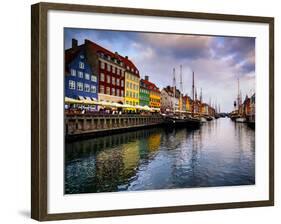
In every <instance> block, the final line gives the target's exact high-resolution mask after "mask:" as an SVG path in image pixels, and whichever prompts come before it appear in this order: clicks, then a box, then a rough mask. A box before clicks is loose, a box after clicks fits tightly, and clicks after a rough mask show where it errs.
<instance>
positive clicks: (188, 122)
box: [164, 116, 201, 128]
mask: <svg viewBox="0 0 281 224" xmlns="http://www.w3.org/2000/svg"><path fill="white" fill-rule="evenodd" d="M164 123H165V124H166V125H170V126H182V127H190V128H192V127H200V125H201V120H200V119H199V118H194V117H177V116H166V117H164Z"/></svg>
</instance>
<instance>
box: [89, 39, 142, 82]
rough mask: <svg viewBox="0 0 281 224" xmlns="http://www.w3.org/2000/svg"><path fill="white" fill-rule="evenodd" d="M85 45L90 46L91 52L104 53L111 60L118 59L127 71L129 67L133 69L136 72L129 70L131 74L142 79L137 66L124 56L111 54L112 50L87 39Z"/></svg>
mask: <svg viewBox="0 0 281 224" xmlns="http://www.w3.org/2000/svg"><path fill="white" fill-rule="evenodd" d="M85 44H86V45H87V46H89V48H90V49H91V50H93V51H94V52H97V53H103V54H104V55H109V56H110V57H111V58H116V59H117V60H118V61H120V62H123V64H124V66H123V67H124V68H125V69H126V70H127V66H129V68H130V69H131V68H133V69H134V72H132V71H131V70H129V71H130V72H131V73H133V74H135V75H136V76H138V77H140V75H139V70H138V69H137V67H136V66H135V64H134V63H133V62H132V61H131V60H130V59H129V58H127V57H123V56H122V55H120V54H118V53H117V52H116V53H113V52H111V51H110V50H108V49H106V48H104V47H102V46H100V45H98V44H97V43H94V42H92V41H90V40H87V39H85Z"/></svg>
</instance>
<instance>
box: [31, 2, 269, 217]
mask: <svg viewBox="0 0 281 224" xmlns="http://www.w3.org/2000/svg"><path fill="white" fill-rule="evenodd" d="M31 9H32V10H31V17H32V20H31V28H32V30H31V40H32V44H31V112H32V114H31V135H32V139H31V143H32V144H31V160H32V163H31V177H32V178H31V186H32V189H31V217H32V218H33V219H36V220H39V221H47V220H60V219H80V218H94V217H109V216H125V215H141V214H156V213H170V212H187V211H199V210H214V209H226V208H246V207H259V206H273V205H274V18H271V17H257V16H240V15H223V14H210V13H201V12H200V13H195V12H183V11H162V10H150V9H137V8H118V7H104V6H90V5H72V4H57V3H38V4H35V5H32V7H31ZM49 10H61V11H69V12H87V13H95V12H98V13H105V14H121V15H136V16H157V17H166V18H189V19H190V18H193V19H204V20H217V21H234V22H253V23H262V24H268V25H269V68H268V69H269V74H270V77H269V90H270V93H269V105H270V106H269V108H268V110H269V146H268V147H269V183H268V184H269V192H268V194H269V199H268V200H261V201H243V202H233V203H215V204H202V205H186V206H168V207H151V208H137V209H136V208H131V209H122V210H107V211H87V212H75V213H57V214H49V213H48V188H47V185H48V178H47V177H48V172H47V164H48V162H47V158H48V156H47V155H48V145H47V138H48V136H47V125H48V119H47V111H48V99H47V95H48V94H47V79H48V77H47V69H48V68H47V60H48V57H47V48H48V44H47V43H48V35H47V26H48V20H47V13H48V11H49Z"/></svg>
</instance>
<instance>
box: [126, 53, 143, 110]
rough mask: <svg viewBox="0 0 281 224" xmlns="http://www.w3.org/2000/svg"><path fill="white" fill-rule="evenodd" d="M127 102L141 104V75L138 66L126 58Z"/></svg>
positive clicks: (133, 104) (134, 104)
mask: <svg viewBox="0 0 281 224" xmlns="http://www.w3.org/2000/svg"><path fill="white" fill-rule="evenodd" d="M124 61H125V69H126V70H125V103H126V104H129V105H132V106H136V105H139V103H140V100H139V89H140V76H139V71H138V69H137V68H136V66H135V65H134V64H133V63H132V62H131V61H130V60H129V59H128V58H127V57H126V58H125V60H124Z"/></svg>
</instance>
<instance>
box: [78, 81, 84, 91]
mask: <svg viewBox="0 0 281 224" xmlns="http://www.w3.org/2000/svg"><path fill="white" fill-rule="evenodd" d="M77 90H78V91H83V83H82V82H77Z"/></svg>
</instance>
